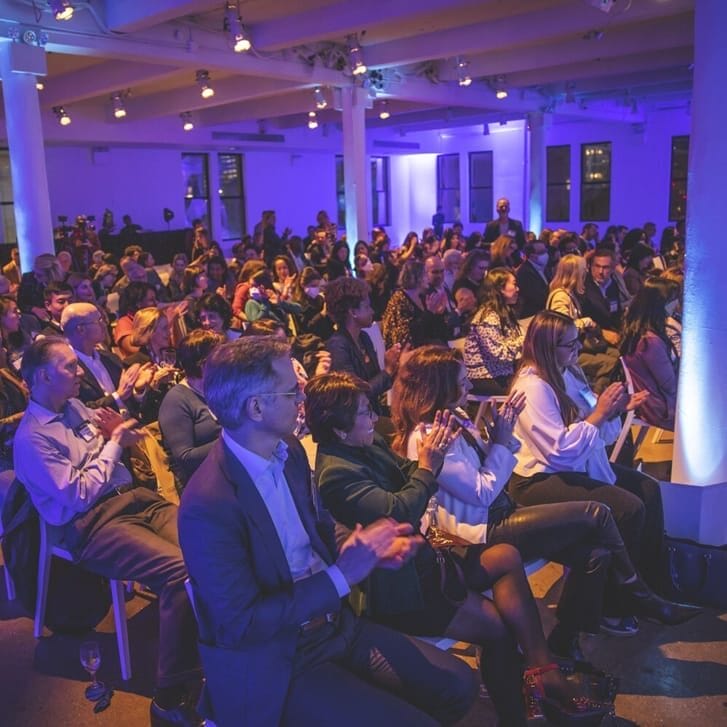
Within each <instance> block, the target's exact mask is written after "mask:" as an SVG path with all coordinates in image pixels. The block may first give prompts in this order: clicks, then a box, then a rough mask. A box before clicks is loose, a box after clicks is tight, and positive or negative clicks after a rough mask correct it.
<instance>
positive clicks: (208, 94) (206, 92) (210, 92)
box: [196, 69, 215, 98]
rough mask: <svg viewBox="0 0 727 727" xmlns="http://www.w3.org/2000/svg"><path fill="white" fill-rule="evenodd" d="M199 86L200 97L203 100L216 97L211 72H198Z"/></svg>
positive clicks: (202, 70) (201, 70)
mask: <svg viewBox="0 0 727 727" xmlns="http://www.w3.org/2000/svg"><path fill="white" fill-rule="evenodd" d="M196 78H197V84H198V85H199V88H200V91H199V93H200V95H201V96H202V98H212V97H213V96H214V95H215V89H214V88H212V86H211V85H210V83H211V81H210V72H209V71H205V70H204V69H200V70H199V71H197V76H196Z"/></svg>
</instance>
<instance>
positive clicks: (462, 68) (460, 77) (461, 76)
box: [457, 58, 472, 86]
mask: <svg viewBox="0 0 727 727" xmlns="http://www.w3.org/2000/svg"><path fill="white" fill-rule="evenodd" d="M468 66H469V61H468V60H467V59H466V58H457V82H458V83H459V85H460V86H469V85H470V84H471V83H472V76H470V74H469V73H468V71H467V67H468Z"/></svg>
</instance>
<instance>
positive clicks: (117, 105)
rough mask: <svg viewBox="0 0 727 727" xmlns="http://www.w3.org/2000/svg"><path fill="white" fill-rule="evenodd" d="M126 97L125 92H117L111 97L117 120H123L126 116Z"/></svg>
mask: <svg viewBox="0 0 727 727" xmlns="http://www.w3.org/2000/svg"><path fill="white" fill-rule="evenodd" d="M126 95H127V94H126V93H124V92H123V91H117V92H116V93H115V94H113V95H112V96H111V105H112V107H113V110H114V118H115V119H123V118H124V117H125V116H126V106H124V96H126Z"/></svg>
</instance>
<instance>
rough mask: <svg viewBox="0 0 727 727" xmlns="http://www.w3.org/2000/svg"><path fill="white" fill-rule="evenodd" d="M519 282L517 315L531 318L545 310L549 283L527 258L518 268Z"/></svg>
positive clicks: (517, 276)
mask: <svg viewBox="0 0 727 727" xmlns="http://www.w3.org/2000/svg"><path fill="white" fill-rule="evenodd" d="M515 277H516V278H517V284H518V287H519V288H520V293H519V294H518V302H517V311H518V313H517V317H518V318H529V317H530V316H534V315H535V314H536V313H538V312H539V311H541V310H545V303H546V301H547V300H548V283H547V282H546V281H545V280H544V279H543V276H542V275H541V274H540V273H539V272H538V271H537V270H536V269H535V268H534V267H533V265H532V264H531V263H530V262H528V261H527V260H526V261H525V262H524V263H523V264H522V265H521V266H520V267H519V268H518V270H517V274H516V275H515Z"/></svg>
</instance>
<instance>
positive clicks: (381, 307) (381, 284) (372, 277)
mask: <svg viewBox="0 0 727 727" xmlns="http://www.w3.org/2000/svg"><path fill="white" fill-rule="evenodd" d="M364 280H365V281H366V283H367V284H368V286H369V298H370V300H371V308H372V309H373V311H374V320H375V321H380V320H381V319H382V318H383V317H384V312H385V311H386V304H387V303H388V302H389V298H390V297H391V286H390V285H389V275H388V273H387V271H386V266H384V265H382V264H381V263H371V269H370V270H368V272H367V273H366V276H365V277H364Z"/></svg>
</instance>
